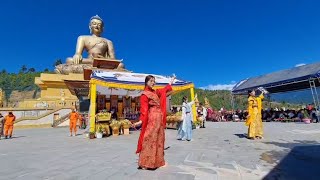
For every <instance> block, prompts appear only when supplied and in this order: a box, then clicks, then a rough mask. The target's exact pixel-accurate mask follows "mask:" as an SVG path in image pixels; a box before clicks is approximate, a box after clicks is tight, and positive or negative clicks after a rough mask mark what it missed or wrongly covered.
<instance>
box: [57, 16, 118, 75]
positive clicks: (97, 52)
mask: <svg viewBox="0 0 320 180" xmlns="http://www.w3.org/2000/svg"><path fill="white" fill-rule="evenodd" d="M103 28H104V22H103V20H102V19H101V18H100V17H99V16H98V15H96V16H93V17H91V19H90V23H89V29H90V33H91V35H84V36H79V37H78V40H77V46H76V52H75V55H74V56H73V57H72V58H71V57H70V58H67V60H66V64H62V65H58V66H56V69H55V71H56V72H57V73H59V74H68V73H70V72H72V73H82V72H83V68H92V64H93V61H94V58H99V59H100V60H115V53H114V48H113V44H112V42H111V41H110V40H108V39H106V38H103V37H101V35H102V33H103ZM84 50H86V51H87V53H88V57H87V58H83V57H82V53H83V51H84ZM123 68H124V64H123V63H120V64H119V65H118V67H117V68H116V69H123Z"/></svg>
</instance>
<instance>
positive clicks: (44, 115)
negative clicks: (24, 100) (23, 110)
mask: <svg viewBox="0 0 320 180" xmlns="http://www.w3.org/2000/svg"><path fill="white" fill-rule="evenodd" d="M62 109H72V108H71V107H60V108H57V109H54V110H52V111H49V112H47V113H44V114H42V115H40V116H37V117H21V118H18V119H16V120H15V123H18V122H21V121H25V120H39V119H41V118H44V117H46V116H48V115H50V114H52V113H55V112H57V111H60V110H62Z"/></svg>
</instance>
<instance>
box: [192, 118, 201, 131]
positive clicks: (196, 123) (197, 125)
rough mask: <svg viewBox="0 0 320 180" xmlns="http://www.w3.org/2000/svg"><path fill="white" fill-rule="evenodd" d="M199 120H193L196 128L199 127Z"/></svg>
mask: <svg viewBox="0 0 320 180" xmlns="http://www.w3.org/2000/svg"><path fill="white" fill-rule="evenodd" d="M200 123H201V122H200V121H199V120H196V121H195V122H194V124H195V126H196V129H200Z"/></svg>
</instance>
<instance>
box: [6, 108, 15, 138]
mask: <svg viewBox="0 0 320 180" xmlns="http://www.w3.org/2000/svg"><path fill="white" fill-rule="evenodd" d="M15 120H16V116H15V115H13V113H12V112H9V114H8V115H7V116H6V117H5V118H4V137H5V139H8V137H9V138H12V133H13V124H14V121H15Z"/></svg>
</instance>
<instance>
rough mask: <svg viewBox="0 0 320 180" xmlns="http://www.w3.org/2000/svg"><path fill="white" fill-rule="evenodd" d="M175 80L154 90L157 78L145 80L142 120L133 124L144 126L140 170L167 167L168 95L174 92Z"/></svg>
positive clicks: (140, 141)
mask: <svg viewBox="0 0 320 180" xmlns="http://www.w3.org/2000/svg"><path fill="white" fill-rule="evenodd" d="M174 79H175V78H172V80H171V82H170V83H169V84H168V85H167V86H166V87H164V88H162V89H158V90H154V89H153V86H154V85H155V78H154V77H153V76H151V75H149V76H147V77H146V79H145V89H144V91H143V92H142V95H141V97H140V101H141V108H140V120H139V122H137V123H135V124H133V126H134V127H135V126H137V125H140V124H142V130H141V132H140V137H139V141H138V147H137V151H136V153H137V154H138V153H139V162H138V165H139V169H148V170H154V169H157V168H159V167H162V166H164V165H165V160H164V140H165V134H164V129H165V123H163V122H164V119H165V118H166V117H165V115H166V104H165V102H166V101H165V100H164V99H166V93H167V92H169V91H172V88H171V84H172V83H173V81H174Z"/></svg>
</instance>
